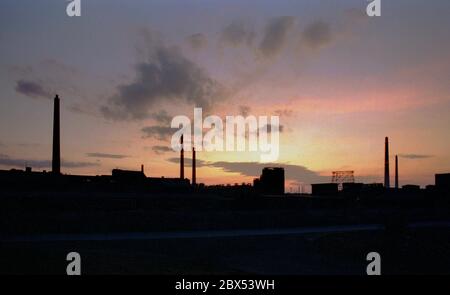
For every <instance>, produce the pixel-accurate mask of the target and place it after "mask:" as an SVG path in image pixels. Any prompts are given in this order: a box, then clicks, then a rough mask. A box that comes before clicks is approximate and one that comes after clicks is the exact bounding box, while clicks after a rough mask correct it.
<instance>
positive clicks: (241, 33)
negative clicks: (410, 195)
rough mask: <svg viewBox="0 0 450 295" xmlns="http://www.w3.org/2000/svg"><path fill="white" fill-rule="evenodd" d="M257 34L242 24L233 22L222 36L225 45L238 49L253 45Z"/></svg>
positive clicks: (224, 30)
mask: <svg viewBox="0 0 450 295" xmlns="http://www.w3.org/2000/svg"><path fill="white" fill-rule="evenodd" d="M254 37H255V33H254V32H253V31H252V30H251V29H250V28H248V27H247V26H246V25H245V24H244V23H242V22H237V21H235V22H233V23H231V24H230V25H228V26H226V27H225V28H224V29H223V31H222V32H221V35H220V40H221V42H222V43H223V44H225V45H228V46H233V47H237V46H240V45H251V44H252V43H253V39H254Z"/></svg>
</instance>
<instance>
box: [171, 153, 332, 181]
mask: <svg viewBox="0 0 450 295" xmlns="http://www.w3.org/2000/svg"><path fill="white" fill-rule="evenodd" d="M167 161H168V162H171V163H176V164H177V163H179V161H180V160H179V158H176V157H173V158H169V159H167ZM185 165H186V167H191V166H192V159H190V158H185ZM196 166H197V167H214V168H220V169H222V170H223V171H225V172H230V173H240V174H241V175H244V176H250V177H258V176H260V175H261V172H262V170H263V168H265V167H272V166H273V167H282V168H284V170H285V174H286V179H290V180H297V181H300V182H303V183H320V182H325V181H329V177H327V176H321V175H319V174H318V173H317V172H314V171H311V170H309V169H308V168H306V167H304V166H300V165H291V164H277V163H275V164H267V163H257V162H224V161H219V162H206V161H202V160H199V159H197V161H196Z"/></svg>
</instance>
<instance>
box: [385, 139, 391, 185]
mask: <svg viewBox="0 0 450 295" xmlns="http://www.w3.org/2000/svg"><path fill="white" fill-rule="evenodd" d="M384 187H385V188H389V187H390V183H389V138H388V137H386V138H385V139H384Z"/></svg>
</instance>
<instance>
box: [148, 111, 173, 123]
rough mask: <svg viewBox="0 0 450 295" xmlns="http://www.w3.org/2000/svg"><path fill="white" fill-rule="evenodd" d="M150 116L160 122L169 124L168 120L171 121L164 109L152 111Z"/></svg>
mask: <svg viewBox="0 0 450 295" xmlns="http://www.w3.org/2000/svg"><path fill="white" fill-rule="evenodd" d="M152 118H153V119H154V120H155V121H156V122H158V123H160V124H167V125H170V122H172V117H171V116H170V115H169V114H168V113H167V111H165V110H161V111H159V112H157V113H153V114H152Z"/></svg>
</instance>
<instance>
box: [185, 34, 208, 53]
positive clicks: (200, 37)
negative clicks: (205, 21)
mask: <svg viewBox="0 0 450 295" xmlns="http://www.w3.org/2000/svg"><path fill="white" fill-rule="evenodd" d="M186 40H187V42H188V43H189V45H190V46H191V47H192V48H193V49H196V50H198V49H202V48H205V47H206V46H207V44H208V39H207V38H206V36H205V35H204V34H202V33H197V34H193V35H191V36H189V37H187V38H186Z"/></svg>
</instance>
